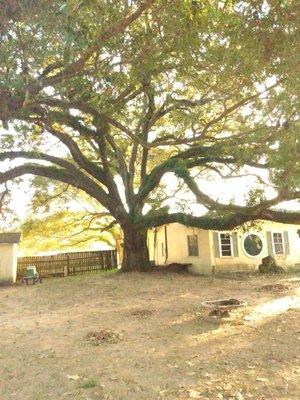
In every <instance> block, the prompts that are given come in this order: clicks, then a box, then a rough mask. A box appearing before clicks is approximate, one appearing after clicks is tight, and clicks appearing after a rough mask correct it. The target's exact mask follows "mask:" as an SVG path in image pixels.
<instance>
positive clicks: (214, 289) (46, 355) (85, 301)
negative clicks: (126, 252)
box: [0, 272, 300, 400]
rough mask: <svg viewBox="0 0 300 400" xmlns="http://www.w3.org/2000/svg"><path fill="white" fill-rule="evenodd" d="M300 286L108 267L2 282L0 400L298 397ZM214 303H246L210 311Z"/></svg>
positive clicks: (289, 280)
mask: <svg viewBox="0 0 300 400" xmlns="http://www.w3.org/2000/svg"><path fill="white" fill-rule="evenodd" d="M272 282H273V283H274V282H277V283H278V282H280V283H283V284H284V285H286V286H287V288H286V289H284V288H283V289H284V290H275V289H272V288H271V289H269V290H261V287H262V286H263V285H265V284H269V283H272ZM299 286H300V275H286V276H281V277H259V276H254V277H250V278H249V277H240V278H238V279H237V278H236V279H233V278H229V277H223V278H216V279H212V278H211V277H202V276H192V275H189V274H174V273H173V274H171V273H153V274H118V273H112V272H107V273H104V274H98V275H88V276H75V277H68V278H53V279H46V280H44V282H43V283H42V284H40V285H35V286H30V287H26V286H15V287H0V328H1V331H0V332H1V334H0V399H1V400H60V399H66V400H68V399H72V400H101V399H107V400H156V399H157V400H160V399H165V400H180V399H202V400H205V399H206V400H207V399H212V400H214V399H216V400H222V399H224V400H225V399H226V400H228V399H232V400H233V399H234V400H243V399H266V400H272V399H274V400H275V399H276V400H277V399H282V400H288V399H299V398H300V387H299V382H300V379H299V372H300V364H299V360H300V352H299V350H300V324H299V316H300V313H299V311H300V309H299V307H300V299H299V295H300V289H299ZM220 298H237V299H241V300H246V301H247V302H248V306H247V307H245V308H243V309H240V310H238V311H235V312H233V313H232V314H231V316H230V317H229V318H222V319H221V318H216V317H211V316H208V311H207V310H205V309H203V307H202V306H201V302H203V301H206V300H213V299H220Z"/></svg>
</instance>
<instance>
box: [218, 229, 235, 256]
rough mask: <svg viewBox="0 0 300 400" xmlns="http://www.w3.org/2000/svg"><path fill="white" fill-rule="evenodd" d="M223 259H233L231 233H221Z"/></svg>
mask: <svg viewBox="0 0 300 400" xmlns="http://www.w3.org/2000/svg"><path fill="white" fill-rule="evenodd" d="M219 239H220V240H219V242H220V254H221V257H232V254H233V251H232V236H231V234H230V233H219Z"/></svg>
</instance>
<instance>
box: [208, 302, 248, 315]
mask: <svg viewBox="0 0 300 400" xmlns="http://www.w3.org/2000/svg"><path fill="white" fill-rule="evenodd" d="M246 305H247V302H246V301H244V300H237V299H221V300H211V301H205V302H204V303H202V306H203V307H204V308H208V309H210V310H211V312H210V313H209V315H212V316H217V317H227V316H229V313H230V311H232V310H233V309H235V308H239V307H245V306H246Z"/></svg>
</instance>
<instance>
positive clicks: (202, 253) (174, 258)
mask: <svg viewBox="0 0 300 400" xmlns="http://www.w3.org/2000/svg"><path fill="white" fill-rule="evenodd" d="M165 227H166V229H167V244H168V246H167V247H168V248H167V252H166V237H165V236H166V234H165ZM188 235H197V236H198V249H199V256H197V257H196V256H189V255H188V242H187V236H188ZM154 242H156V243H154ZM148 248H149V256H150V260H154V261H155V264H157V265H164V264H171V263H188V264H192V267H190V270H191V271H193V272H201V273H203V274H209V273H211V270H212V265H213V264H212V253H211V248H210V246H209V231H205V230H203V229H198V228H191V227H188V226H184V225H181V224H178V223H173V224H169V225H164V226H160V227H158V228H157V232H156V240H155V232H154V231H153V230H152V231H151V232H150V234H149V236H148Z"/></svg>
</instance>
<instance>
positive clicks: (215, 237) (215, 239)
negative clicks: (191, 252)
mask: <svg viewBox="0 0 300 400" xmlns="http://www.w3.org/2000/svg"><path fill="white" fill-rule="evenodd" d="M213 243H214V254H215V258H220V247H219V233H218V232H213Z"/></svg>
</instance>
